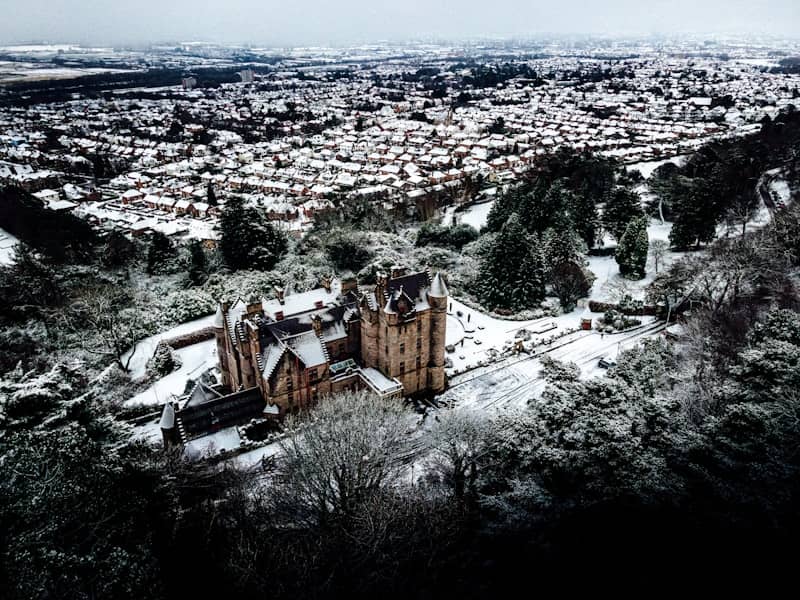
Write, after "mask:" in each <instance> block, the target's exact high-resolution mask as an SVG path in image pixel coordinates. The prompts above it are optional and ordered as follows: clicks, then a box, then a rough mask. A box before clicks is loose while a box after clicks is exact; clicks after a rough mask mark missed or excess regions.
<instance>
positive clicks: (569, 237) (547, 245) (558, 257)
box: [542, 228, 586, 280]
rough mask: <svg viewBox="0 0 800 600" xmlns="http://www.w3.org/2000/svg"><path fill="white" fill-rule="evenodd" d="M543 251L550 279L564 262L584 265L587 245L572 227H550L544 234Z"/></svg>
mask: <svg viewBox="0 0 800 600" xmlns="http://www.w3.org/2000/svg"><path fill="white" fill-rule="evenodd" d="M542 252H543V254H544V264H545V271H546V273H548V280H551V277H550V274H551V273H552V272H553V270H554V269H555V268H556V267H558V266H559V265H561V264H564V263H575V264H576V265H578V266H582V265H583V263H584V256H585V255H586V246H585V244H584V243H583V240H582V239H581V237H580V236H579V235H578V234H577V233H576V232H574V231H572V230H571V229H552V228H551V229H548V230H547V231H545V232H544V233H543V234H542Z"/></svg>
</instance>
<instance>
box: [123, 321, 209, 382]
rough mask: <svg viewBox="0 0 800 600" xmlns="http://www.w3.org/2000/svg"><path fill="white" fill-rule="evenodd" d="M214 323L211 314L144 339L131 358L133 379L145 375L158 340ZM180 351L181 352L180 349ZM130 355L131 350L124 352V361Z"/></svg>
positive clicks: (190, 331) (191, 331) (197, 329)
mask: <svg viewBox="0 0 800 600" xmlns="http://www.w3.org/2000/svg"><path fill="white" fill-rule="evenodd" d="M213 324H214V315H209V316H207V317H202V318H200V319H195V320H194V321H189V322H188V323H183V324H181V325H178V326H177V327H173V328H172V329H168V330H167V331H162V332H161V333H157V334H156V335H151V336H150V337H148V338H145V339H143V340H142V341H141V342H139V343H138V344H137V345H136V348H135V349H134V350H133V358H132V359H131V363H130V376H131V379H134V380H135V379H139V378H141V377H144V374H145V369H146V367H147V361H148V360H150V358H151V357H152V356H153V353H154V352H155V351H156V346H158V342H160V341H161V340H168V339H170V338H174V337H178V336H179V335H186V334H189V333H193V332H195V331H199V330H201V329H205V328H206V327H211V326H212V325H213ZM198 345H199V344H198ZM178 352H180V350H179V351H178ZM130 355H131V350H129V351H128V352H126V353H125V354H123V355H122V362H123V363H124V362H125V361H127V360H128V357H129V356H130Z"/></svg>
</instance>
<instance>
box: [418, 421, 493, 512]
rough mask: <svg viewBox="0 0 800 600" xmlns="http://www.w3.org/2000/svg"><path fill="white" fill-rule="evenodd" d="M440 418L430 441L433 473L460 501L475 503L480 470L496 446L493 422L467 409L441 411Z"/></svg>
mask: <svg viewBox="0 0 800 600" xmlns="http://www.w3.org/2000/svg"><path fill="white" fill-rule="evenodd" d="M437 418H438V423H437V425H436V427H434V429H433V431H432V432H431V436H430V442H429V443H430V455H429V459H428V460H429V463H430V467H431V470H432V471H433V472H435V473H437V474H438V475H439V476H440V477H441V479H442V481H443V482H444V483H445V484H447V485H449V486H450V488H451V490H452V493H453V496H455V498H456V499H457V500H458V501H460V502H463V501H464V500H467V501H470V500H474V499H475V498H476V496H477V490H476V489H475V486H476V483H477V479H478V471H479V468H480V467H481V465H482V462H483V459H484V458H485V456H486V454H487V452H488V451H489V450H490V448H491V445H492V436H491V431H492V429H491V423H490V422H489V421H488V420H487V419H486V416H485V415H479V414H476V413H473V412H470V411H466V410H460V411H449V412H440V413H439V414H437Z"/></svg>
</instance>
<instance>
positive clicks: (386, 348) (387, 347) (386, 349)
mask: <svg viewBox="0 0 800 600" xmlns="http://www.w3.org/2000/svg"><path fill="white" fill-rule="evenodd" d="M383 349H384V351H385V352H386V354H389V346H384V347H383Z"/></svg>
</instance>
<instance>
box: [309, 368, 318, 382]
mask: <svg viewBox="0 0 800 600" xmlns="http://www.w3.org/2000/svg"><path fill="white" fill-rule="evenodd" d="M308 378H309V379H310V380H311V381H316V379H317V370H316V369H309V370H308Z"/></svg>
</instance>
